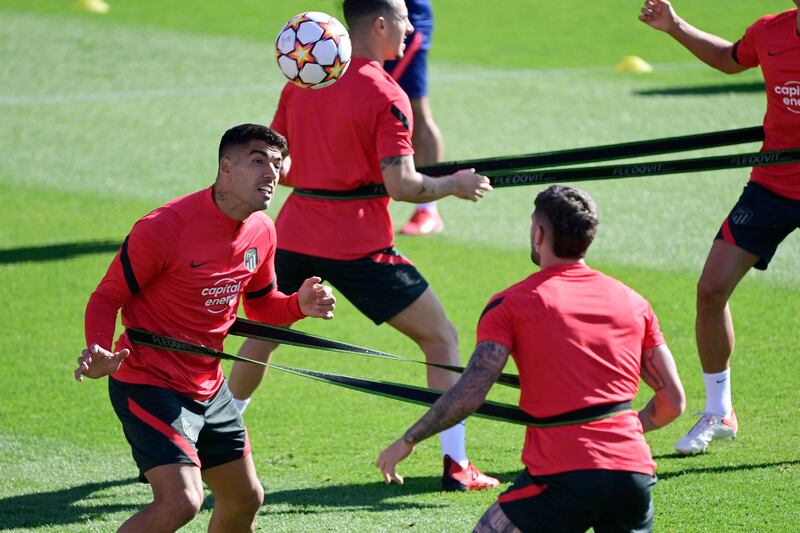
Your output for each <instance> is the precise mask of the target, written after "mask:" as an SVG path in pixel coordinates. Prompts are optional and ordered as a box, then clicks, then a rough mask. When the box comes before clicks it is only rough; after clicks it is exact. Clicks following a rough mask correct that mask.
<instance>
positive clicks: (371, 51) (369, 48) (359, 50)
mask: <svg viewBox="0 0 800 533" xmlns="http://www.w3.org/2000/svg"><path fill="white" fill-rule="evenodd" d="M382 48H383V47H382V46H381V45H380V43H376V42H372V41H370V40H368V39H363V40H361V39H359V40H355V39H354V40H353V53H352V57H364V58H367V59H371V60H373V61H377V62H378V63H380V65H381V66H383V63H384V62H385V61H386V57H384V55H383V51H382Z"/></svg>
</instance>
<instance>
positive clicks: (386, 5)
mask: <svg viewBox="0 0 800 533" xmlns="http://www.w3.org/2000/svg"><path fill="white" fill-rule="evenodd" d="M393 9H394V3H393V2H392V0H344V2H343V3H342V13H343V14H344V20H345V22H347V27H348V28H349V29H350V30H351V31H352V29H353V26H354V25H357V24H358V22H359V21H360V20H361V19H364V18H367V17H372V18H375V17H379V16H381V15H383V14H385V13H388V12H390V11H392V10H393Z"/></svg>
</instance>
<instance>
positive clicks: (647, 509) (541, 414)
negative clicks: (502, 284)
mask: <svg viewBox="0 0 800 533" xmlns="http://www.w3.org/2000/svg"><path fill="white" fill-rule="evenodd" d="M535 206H536V207H535V210H534V213H533V216H532V225H531V258H532V260H533V262H534V263H536V264H537V265H539V266H540V267H541V270H540V271H539V272H537V273H535V274H532V275H531V276H529V277H527V278H526V279H524V280H522V281H521V282H519V283H517V284H515V285H512V286H511V287H509V288H508V289H506V290H504V291H502V292H500V293H499V294H497V295H495V296H493V297H492V298H491V299H490V300H489V303H488V305H487V306H486V308H485V309H484V310H483V313H482V314H481V318H480V320H479V322H478V335H477V346H476V348H475V351H474V353H473V354H472V359H471V360H470V362H469V365H468V366H467V369H466V371H465V372H464V375H463V376H462V377H461V379H460V380H459V382H458V383H457V384H456V385H454V386H453V388H451V389H450V390H449V391H447V393H445V394H444V395H443V396H442V397H441V398H439V400H438V401H437V402H436V403H434V404H433V406H432V407H431V409H430V410H429V411H428V412H427V413H426V414H425V415H423V417H422V418H420V419H419V421H417V422H416V423H415V424H414V425H413V426H411V428H409V429H408V431H406V433H405V434H404V435H403V437H401V438H400V439H398V440H397V441H395V442H394V443H393V444H392V445H391V446H389V447H388V448H386V449H385V450H384V451H383V452H381V454H380V456H379V457H378V461H377V466H378V468H380V469H381V471H382V473H383V476H384V479H385V481H386V482H387V483H391V482H392V481H396V482H398V483H403V478H402V477H400V476H399V475H398V474H397V472H396V470H395V467H396V465H397V463H398V462H400V461H402V460H403V459H404V458H405V457H407V456H408V455H409V454H410V453H411V452H412V451H413V450H414V446H415V445H416V444H417V443H418V442H420V441H422V440H424V439H426V438H428V437H429V436H431V435H432V434H434V433H436V432H437V431H441V430H442V429H444V428H446V427H448V426H450V425H451V424H453V423H455V422H457V421H458V420H461V419H462V418H464V417H465V416H467V415H469V414H470V413H472V412H473V411H475V410H476V409H477V408H478V407H480V405H481V404H482V403H483V401H484V399H485V398H486V394H487V393H488V392H489V389H490V388H491V387H492V384H493V383H494V382H495V381H496V380H497V378H498V377H499V375H500V373H501V371H502V370H503V367H504V366H505V364H506V362H507V361H508V356H509V354H511V355H512V357H513V358H514V362H515V363H516V365H517V368H518V369H519V380H520V399H519V406H520V408H521V409H522V410H523V411H525V412H526V413H528V414H530V415H532V416H533V417H536V418H539V419H543V420H541V422H542V424H547V423H548V419H551V421H552V417H556V416H558V417H559V419H561V421H560V423H559V424H558V425H553V426H549V427H533V426H529V427H528V428H527V430H526V435H525V446H524V448H523V450H522V462H523V463H524V464H525V470H523V471H522V473H521V474H520V475H519V477H518V478H517V480H516V481H515V482H514V485H513V486H512V487H511V488H509V489H508V490H507V491H506V492H505V493H503V494H502V495H501V496H500V497H499V498H498V500H497V502H496V503H495V504H493V505H492V506H491V507H490V508H489V509H488V510H487V512H486V514H485V515H484V516H483V518H482V519H481V521H480V522H479V523H478V525H477V526H476V529H475V530H476V531H508V532H512V531H519V530H522V531H585V530H587V529H589V528H590V527H594V528H595V531H646V530H650V529H651V528H652V522H653V504H652V499H651V497H650V492H651V489H652V487H653V485H654V484H655V463H654V462H653V458H652V456H651V455H650V449H649V448H648V446H647V443H646V442H645V440H644V435H643V432H645V431H650V430H653V429H656V428H660V427H663V426H665V425H666V424H668V423H670V422H671V421H672V420H674V419H675V418H677V417H678V416H679V415H680V413H681V412H682V411H683V407H684V394H683V387H682V385H681V382H680V378H679V377H678V372H677V369H676V368H675V362H674V361H673V359H672V354H671V353H670V351H669V349H668V348H667V345H666V344H665V342H664V337H663V335H662V334H661V331H660V329H659V326H658V319H657V318H656V316H655V314H654V313H653V310H652V308H651V307H650V304H649V303H647V301H646V300H645V299H644V298H642V297H641V296H639V295H638V294H637V293H636V292H635V291H633V290H632V289H630V288H628V287H626V286H625V285H623V284H622V283H621V282H619V281H617V280H615V279H614V278H611V277H609V276H606V275H604V274H602V273H600V272H598V271H596V270H593V269H591V268H589V267H588V266H587V265H586V263H585V262H584V260H583V257H584V255H585V253H586V250H587V249H588V247H589V245H590V244H591V242H592V240H593V239H594V235H595V233H596V228H597V221H598V218H597V207H596V206H595V204H594V201H593V200H592V199H591V198H590V197H589V195H588V194H587V193H585V192H584V191H582V190H580V189H576V188H574V187H567V186H562V185H553V186H551V187H549V188H548V189H546V190H544V191H542V192H541V193H540V194H539V195H538V196H537V197H536V201H535ZM640 376H641V378H642V379H643V380H644V381H645V382H646V383H647V384H648V385H650V386H651V387H652V388H653V389H654V390H655V395H654V396H653V397H652V399H651V400H650V401H649V402H648V403H647V405H646V406H645V407H644V409H642V410H641V411H639V412H638V413H636V412H635V411H633V410H631V405H630V401H631V400H632V399H633V398H634V397H635V396H636V393H637V391H638V388H639V377H640ZM589 413H591V414H589ZM564 419H566V420H564ZM587 419H588V420H589V421H586V420H587ZM537 426H538V425H537Z"/></svg>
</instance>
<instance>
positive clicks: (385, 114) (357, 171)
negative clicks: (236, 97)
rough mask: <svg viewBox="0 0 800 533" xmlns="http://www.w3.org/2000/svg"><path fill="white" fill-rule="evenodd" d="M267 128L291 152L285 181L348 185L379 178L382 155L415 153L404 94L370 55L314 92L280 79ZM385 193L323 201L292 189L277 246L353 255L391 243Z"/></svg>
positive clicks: (312, 186) (337, 256)
mask: <svg viewBox="0 0 800 533" xmlns="http://www.w3.org/2000/svg"><path fill="white" fill-rule="evenodd" d="M271 127H272V128H273V129H274V130H276V131H278V132H279V133H282V134H283V135H285V136H286V138H287V140H288V141H289V151H290V153H291V156H292V166H291V167H290V170H289V174H288V176H287V179H286V180H285V181H284V183H286V184H287V185H291V186H292V187H297V188H303V189H325V190H336V191H342V190H350V189H355V188H357V187H361V186H363V185H369V184H373V183H382V182H383V174H382V172H381V165H380V162H381V160H382V159H385V158H387V157H392V156H398V155H410V154H413V153H414V149H413V148H412V146H411V131H412V128H413V122H412V114H411V104H410V102H409V100H408V96H406V94H405V93H404V92H403V90H402V89H401V88H400V86H399V85H398V84H397V82H395V81H394V80H393V79H392V77H391V76H390V75H389V74H387V73H386V71H384V70H383V68H381V65H380V63H378V62H377V61H373V60H369V59H366V58H361V57H355V58H353V59H352V62H351V64H350V68H349V70H348V71H347V74H345V75H344V76H343V77H342V79H340V80H339V81H337V82H336V83H334V84H333V85H331V86H329V87H326V88H324V89H320V90H313V89H303V88H300V87H298V86H296V85H294V84H293V83H287V84H286V87H284V89H283V92H282V93H281V98H280V101H279V102H278V109H277V111H276V112H275V118H274V119H273V120H272V125H271ZM388 205H389V198H388V197H381V198H371V199H342V200H327V199H319V198H309V197H305V196H299V195H296V194H292V195H290V196H289V198H288V199H287V200H286V202H285V203H284V204H283V208H282V209H281V211H280V213H279V214H278V218H277V219H276V225H277V228H278V235H279V241H278V246H279V247H280V248H281V249H282V250H289V251H292V252H298V253H303V254H307V255H314V256H317V257H325V258H329V259H358V258H361V257H365V256H367V255H369V254H371V253H373V252H375V251H377V250H382V249H384V248H387V247H389V246H392V244H393V243H394V228H393V226H392V219H391V217H390V216H389V210H388Z"/></svg>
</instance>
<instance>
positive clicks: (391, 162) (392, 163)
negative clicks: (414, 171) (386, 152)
mask: <svg viewBox="0 0 800 533" xmlns="http://www.w3.org/2000/svg"><path fill="white" fill-rule="evenodd" d="M407 157H408V156H407V155H393V156H391V157H387V158H385V159H381V170H386V169H387V168H389V167H397V166H400V165H402V164H403V161H405V159H406V158H407Z"/></svg>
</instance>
